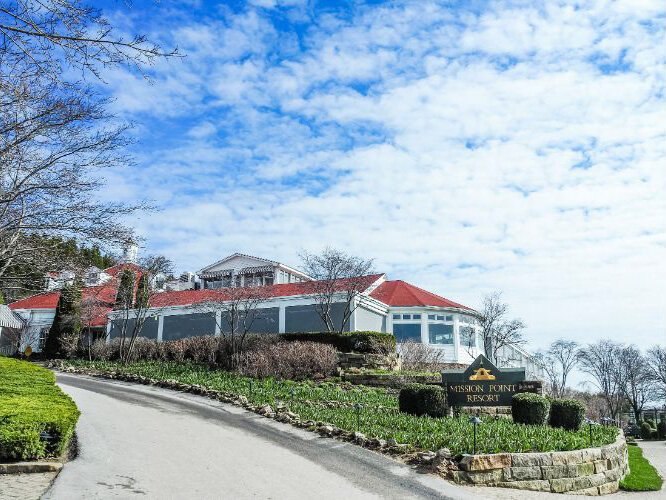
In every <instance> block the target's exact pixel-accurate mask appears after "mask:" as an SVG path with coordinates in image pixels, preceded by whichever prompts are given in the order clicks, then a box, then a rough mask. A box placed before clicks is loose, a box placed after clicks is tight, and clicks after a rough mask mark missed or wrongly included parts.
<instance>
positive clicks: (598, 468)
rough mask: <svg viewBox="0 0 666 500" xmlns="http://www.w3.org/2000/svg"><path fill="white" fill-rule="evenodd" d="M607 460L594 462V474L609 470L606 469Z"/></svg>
mask: <svg viewBox="0 0 666 500" xmlns="http://www.w3.org/2000/svg"><path fill="white" fill-rule="evenodd" d="M606 463H607V461H606V460H595V461H594V472H595V474H596V473H599V472H604V471H605V470H608V468H607V467H606Z"/></svg>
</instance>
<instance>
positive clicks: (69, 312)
mask: <svg viewBox="0 0 666 500" xmlns="http://www.w3.org/2000/svg"><path fill="white" fill-rule="evenodd" d="M81 288H82V283H81V282H80V281H79V280H75V281H74V282H73V283H72V284H69V285H66V286H64V287H63V288H62V290H61V291H60V298H59V299H58V306H57V307H56V314H55V318H54V319H53V325H52V326H51V329H50V330H49V333H48V335H47V336H46V341H45V343H44V349H43V352H44V354H45V355H46V356H47V357H50V358H58V357H63V356H68V355H70V354H71V353H72V352H73V351H74V349H75V348H76V346H77V345H78V342H79V338H80V335H81V329H82V325H81V297H82V292H81Z"/></svg>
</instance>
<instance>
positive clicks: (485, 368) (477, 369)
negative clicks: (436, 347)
mask: <svg viewBox="0 0 666 500" xmlns="http://www.w3.org/2000/svg"><path fill="white" fill-rule="evenodd" d="M442 384H443V385H444V386H445V387H446V391H447V394H448V403H449V405H450V406H511V398H512V397H513V395H514V394H516V393H519V392H540V390H541V383H540V382H536V381H526V380H525V368H502V369H499V368H497V367H496V366H495V365H494V364H492V363H491V362H490V360H489V359H488V358H486V357H485V356H484V355H483V354H481V355H480V356H479V357H478V358H476V359H475V360H474V362H473V363H472V364H471V365H469V366H468V367H467V369H465V370H446V371H444V372H442Z"/></svg>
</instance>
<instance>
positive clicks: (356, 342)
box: [280, 332, 395, 354]
mask: <svg viewBox="0 0 666 500" xmlns="http://www.w3.org/2000/svg"><path fill="white" fill-rule="evenodd" d="M280 337H281V338H282V339H283V340H287V341H297V342H319V343H322V344H329V345H332V346H333V347H335V348H336V349H337V350H338V351H340V352H358V353H364V354H390V353H393V352H395V337H394V336H393V335H392V334H390V333H381V332H343V333H333V332H303V333H282V334H280Z"/></svg>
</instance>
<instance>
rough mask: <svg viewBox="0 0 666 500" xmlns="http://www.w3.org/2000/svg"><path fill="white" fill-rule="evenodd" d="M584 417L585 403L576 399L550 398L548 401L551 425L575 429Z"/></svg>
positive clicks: (578, 427) (570, 429)
mask: <svg viewBox="0 0 666 500" xmlns="http://www.w3.org/2000/svg"><path fill="white" fill-rule="evenodd" d="M584 419H585V405H584V404H583V403H581V402H580V401H578V400H576V399H552V400H551V401H550V417H549V421H548V423H549V424H550V426H551V427H562V428H563V429H566V430H568V431H577V430H578V429H580V427H581V425H583V420H584Z"/></svg>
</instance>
